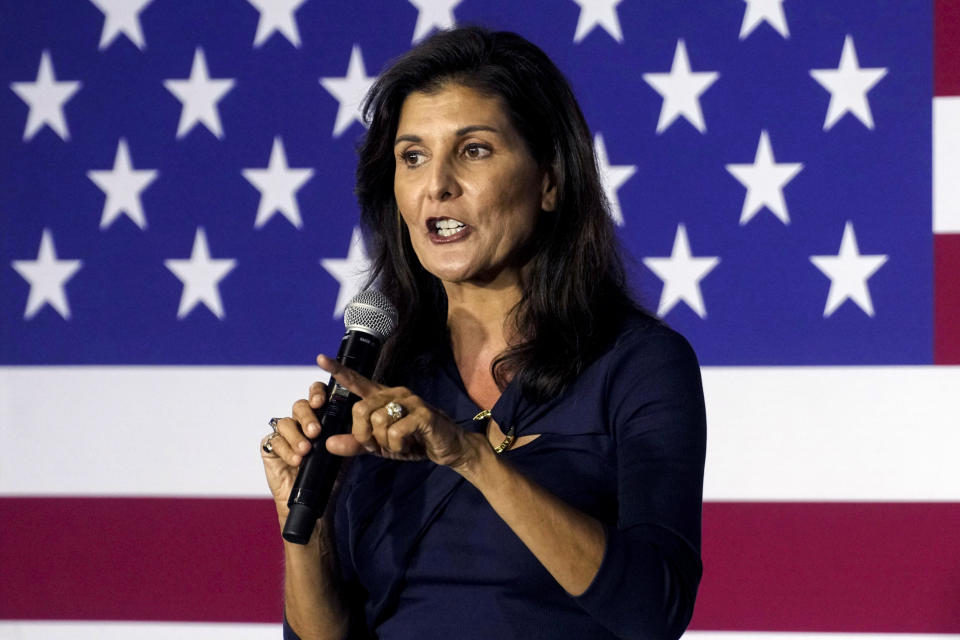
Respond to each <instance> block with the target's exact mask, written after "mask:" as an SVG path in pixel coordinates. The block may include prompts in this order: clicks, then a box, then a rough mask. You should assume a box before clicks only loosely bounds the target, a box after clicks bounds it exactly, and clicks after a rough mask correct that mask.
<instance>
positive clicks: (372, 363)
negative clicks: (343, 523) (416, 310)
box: [283, 289, 397, 544]
mask: <svg viewBox="0 0 960 640" xmlns="http://www.w3.org/2000/svg"><path fill="white" fill-rule="evenodd" d="M343 324H344V325H345V326H346V328H347V331H346V333H344V334H343V339H341V341H340V349H339V350H338V351H337V361H338V362H340V363H341V364H343V365H345V366H348V367H350V368H351V369H353V370H354V371H356V372H357V373H359V374H360V375H363V376H366V377H368V378H369V377H370V375H371V374H372V373H373V370H374V368H375V367H376V365H377V359H378V358H379V356H380V347H381V346H383V343H384V341H385V340H386V339H387V338H388V337H390V334H392V333H393V331H394V329H396V327H397V310H396V309H395V308H394V306H393V305H392V304H391V303H390V301H389V300H388V299H387V297H386V296H385V295H383V294H382V293H380V292H379V291H377V290H376V289H367V290H366V291H361V292H360V293H358V294H357V295H356V296H354V298H353V300H351V301H350V302H349V303H348V304H347V306H346V308H345V309H344V311H343ZM330 382H331V383H332V384H331V385H329V386H328V389H327V401H326V402H325V403H324V404H323V406H322V407H320V409H319V410H317V418H318V421H319V423H320V435H319V436H317V437H316V438H315V439H313V440H312V441H311V442H312V444H313V448H312V450H311V451H310V452H309V453H308V454H306V455H305V456H304V457H303V461H302V462H301V463H300V471H299V472H298V473H297V480H296V482H294V484H293V489H292V490H291V491H290V499H289V500H287V506H288V507H290V513H289V515H288V516H287V521H286V522H285V523H284V525H283V539H284V540H287V541H289V542H294V543H296V544H307V542H309V541H310V535H311V534H312V533H313V529H314V527H315V526H316V524H317V519H318V518H319V517H320V516H321V515H323V511H324V509H326V507H327V502H328V500H329V499H330V493H331V492H332V491H333V485H334V483H335V482H336V479H337V473H338V472H339V470H340V463H341V462H342V461H343V458H341V457H340V456H336V455H334V454H332V453H330V452H329V451H327V438H329V437H330V436H333V435H338V434H343V433H348V432H349V430H350V425H351V423H352V421H353V415H352V412H351V409H352V408H353V405H354V403H355V402H356V401H357V400H359V397H358V396H357V395H355V394H353V393H351V392H349V391H347V390H346V389H345V388H343V387H341V386H340V385H339V384H338V383H337V382H336V380H334V379H333V378H330Z"/></svg>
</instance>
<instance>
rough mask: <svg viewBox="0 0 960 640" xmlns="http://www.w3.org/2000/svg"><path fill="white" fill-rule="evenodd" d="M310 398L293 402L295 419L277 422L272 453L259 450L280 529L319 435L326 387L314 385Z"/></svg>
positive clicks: (292, 412)
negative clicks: (313, 440) (318, 412)
mask: <svg viewBox="0 0 960 640" xmlns="http://www.w3.org/2000/svg"><path fill="white" fill-rule="evenodd" d="M308 396H309V398H310V399H309V400H302V399H301V400H297V401H296V402H294V403H293V409H292V410H291V414H292V417H289V418H281V419H280V420H278V422H277V434H278V435H276V436H273V438H270V445H271V447H273V453H267V452H266V451H264V450H263V447H262V446H261V447H260V458H261V459H262V460H263V470H264V473H266V476H267V485H268V486H269V487H270V493H271V494H273V500H274V502H276V505H277V514H278V515H279V516H280V524H281V526H282V525H283V522H284V521H285V520H286V517H287V499H288V498H289V497H290V491H291V490H292V489H293V483H294V482H295V481H296V479H297V471H298V470H299V467H300V463H301V462H302V461H303V456H304V454H306V453H308V452H309V451H310V448H311V446H312V445H311V443H310V438H316V437H317V436H318V435H319V434H320V421H319V420H317V416H316V413H315V410H316V409H319V408H320V407H322V406H323V403H324V402H325V401H326V399H327V387H326V385H324V384H323V383H322V382H314V383H313V384H312V385H310V391H309V394H308ZM266 440H267V438H264V439H263V442H265V441H266ZM263 442H261V445H262V444H263Z"/></svg>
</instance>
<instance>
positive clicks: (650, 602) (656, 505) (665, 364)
mask: <svg viewBox="0 0 960 640" xmlns="http://www.w3.org/2000/svg"><path fill="white" fill-rule="evenodd" d="M616 351H617V355H616V356H615V358H614V360H615V362H614V363H613V364H612V366H611V367H609V369H608V371H609V372H610V373H609V377H608V399H609V418H610V420H611V421H612V423H613V430H614V433H613V435H614V437H615V439H616V450H617V466H616V468H617V494H618V504H619V512H618V518H617V525H616V526H615V527H613V526H605V531H606V536H607V539H606V551H605V554H604V558H603V561H602V563H601V566H600V569H599V570H598V572H597V575H596V576H595V578H594V580H593V582H592V583H591V584H590V586H589V587H588V589H587V590H586V591H585V592H584V593H583V594H581V595H580V596H578V597H576V598H575V601H576V602H577V603H578V604H579V605H580V606H581V607H583V609H584V610H586V611H587V612H588V613H589V614H590V615H591V616H593V617H594V618H595V619H596V620H597V621H598V622H600V623H601V624H602V625H603V626H604V627H606V628H607V629H609V630H610V631H612V632H613V633H614V634H615V635H617V636H618V637H621V638H658V639H660V638H678V637H679V636H680V635H681V634H682V633H683V631H684V629H685V628H686V626H687V624H688V623H689V621H690V617H691V616H692V614H693V603H694V600H695V597H696V592H697V587H698V585H699V581H700V576H701V574H702V565H701V562H700V553H699V551H700V517H701V509H702V495H703V463H704V455H705V449H706V417H705V411H704V404H703V391H702V386H701V381H700V370H699V365H698V363H697V360H696V356H695V355H694V353H693V350H692V349H691V348H690V346H689V345H688V344H687V342H686V341H685V340H684V339H683V338H682V337H681V336H680V335H678V334H676V333H674V332H672V331H669V330H667V329H654V330H649V331H643V332H632V333H631V334H628V336H625V338H624V339H623V340H621V344H619V345H618V346H617V348H616Z"/></svg>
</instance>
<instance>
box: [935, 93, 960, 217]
mask: <svg viewBox="0 0 960 640" xmlns="http://www.w3.org/2000/svg"><path fill="white" fill-rule="evenodd" d="M933 232H934V233H960V96H950V97H936V98H934V99H933Z"/></svg>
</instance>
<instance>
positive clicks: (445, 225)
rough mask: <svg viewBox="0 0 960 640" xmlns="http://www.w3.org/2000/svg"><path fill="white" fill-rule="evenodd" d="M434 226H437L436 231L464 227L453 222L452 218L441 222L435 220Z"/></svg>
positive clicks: (457, 221) (460, 223)
mask: <svg viewBox="0 0 960 640" xmlns="http://www.w3.org/2000/svg"><path fill="white" fill-rule="evenodd" d="M436 225H437V229H456V228H457V227H463V226H466V225H464V224H463V223H462V222H460V221H459V220H454V219H453V218H445V219H443V220H437V222H436Z"/></svg>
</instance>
